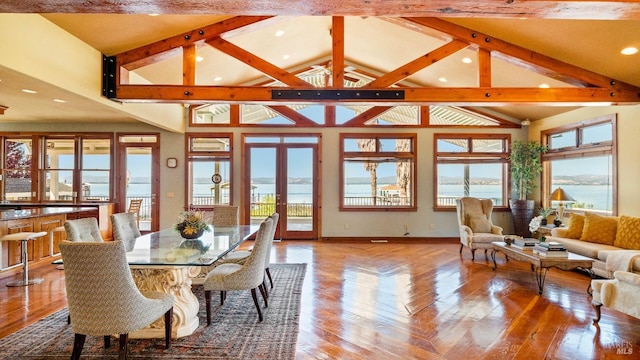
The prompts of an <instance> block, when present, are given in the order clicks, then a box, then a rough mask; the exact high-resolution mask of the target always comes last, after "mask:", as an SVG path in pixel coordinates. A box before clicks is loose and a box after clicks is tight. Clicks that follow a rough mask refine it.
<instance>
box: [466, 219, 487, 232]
mask: <svg viewBox="0 0 640 360" xmlns="http://www.w3.org/2000/svg"><path fill="white" fill-rule="evenodd" d="M469 227H470V228H471V230H473V232H477V233H490V232H491V222H490V221H489V219H487V217H486V216H484V215H472V216H470V217H469Z"/></svg>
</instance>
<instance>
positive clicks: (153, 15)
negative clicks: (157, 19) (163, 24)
mask: <svg viewBox="0 0 640 360" xmlns="http://www.w3.org/2000/svg"><path fill="white" fill-rule="evenodd" d="M148 15H149V16H158V15H160V14H148Z"/></svg>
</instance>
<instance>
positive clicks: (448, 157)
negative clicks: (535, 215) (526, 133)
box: [433, 133, 511, 211]
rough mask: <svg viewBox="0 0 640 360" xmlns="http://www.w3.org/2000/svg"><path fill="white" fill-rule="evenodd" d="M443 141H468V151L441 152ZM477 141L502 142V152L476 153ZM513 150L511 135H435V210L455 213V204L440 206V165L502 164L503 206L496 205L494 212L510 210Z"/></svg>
mask: <svg viewBox="0 0 640 360" xmlns="http://www.w3.org/2000/svg"><path fill="white" fill-rule="evenodd" d="M443 139H461V140H467V151H464V152H446V151H442V152H440V151H439V150H438V141H439V140H443ZM475 140H501V141H502V143H503V144H502V151H500V152H474V151H473V142H474V141H475ZM510 149H511V134H491V133H460V134H454V133H435V134H433V210H434V211H453V210H455V209H456V204H455V202H454V203H453V204H451V205H439V201H438V189H439V183H438V165H441V164H495V163H498V164H502V184H503V185H502V205H498V204H494V207H493V209H494V210H507V209H509V194H510V193H511V176H510V170H511V169H510V164H509V154H510Z"/></svg>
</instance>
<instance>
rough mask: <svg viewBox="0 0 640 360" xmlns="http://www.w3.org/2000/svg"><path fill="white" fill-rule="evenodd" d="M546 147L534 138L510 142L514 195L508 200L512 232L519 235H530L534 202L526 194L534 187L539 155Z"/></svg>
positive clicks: (538, 166)
mask: <svg viewBox="0 0 640 360" xmlns="http://www.w3.org/2000/svg"><path fill="white" fill-rule="evenodd" d="M545 152H547V147H546V146H544V145H542V144H540V143H539V142H537V141H535V140H531V141H524V140H515V141H513V143H512V144H511V154H510V155H509V161H510V164H511V185H512V188H511V190H512V194H513V195H514V196H513V197H512V199H511V200H510V201H509V207H510V208H511V213H512V215H513V221H514V232H515V233H516V234H517V235H520V236H527V237H529V236H531V234H530V232H529V229H528V224H529V221H530V220H531V219H532V218H533V212H534V210H535V203H534V201H533V200H528V199H527V196H528V195H529V194H531V192H532V191H533V189H535V188H536V183H535V181H536V179H537V178H538V176H539V175H540V173H541V172H542V158H541V155H542V154H544V153H545Z"/></svg>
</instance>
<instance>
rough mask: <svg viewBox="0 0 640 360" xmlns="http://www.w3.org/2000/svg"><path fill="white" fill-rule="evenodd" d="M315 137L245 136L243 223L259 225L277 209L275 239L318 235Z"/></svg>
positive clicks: (311, 237) (303, 237)
mask: <svg viewBox="0 0 640 360" xmlns="http://www.w3.org/2000/svg"><path fill="white" fill-rule="evenodd" d="M318 140H319V138H318V137H316V136H311V137H287V136H277V137H264V136H261V137H259V138H258V137H256V138H253V137H245V145H244V146H245V152H244V153H245V155H246V159H245V174H246V176H245V177H244V179H248V180H249V181H244V182H243V186H244V187H243V191H244V194H243V205H244V206H243V208H244V209H248V210H247V211H244V213H243V214H244V215H243V216H244V217H245V218H244V220H245V221H246V222H249V223H251V224H259V223H260V222H261V221H262V220H264V218H265V217H266V216H268V215H270V214H271V213H273V212H274V211H276V212H278V213H279V214H280V221H279V224H278V228H277V229H276V235H275V240H283V239H284V240H286V239H317V238H318V223H319V221H318V214H319V211H318V208H319V204H318V189H317V188H318V175H317V174H318ZM246 222H245V223H246Z"/></svg>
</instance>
